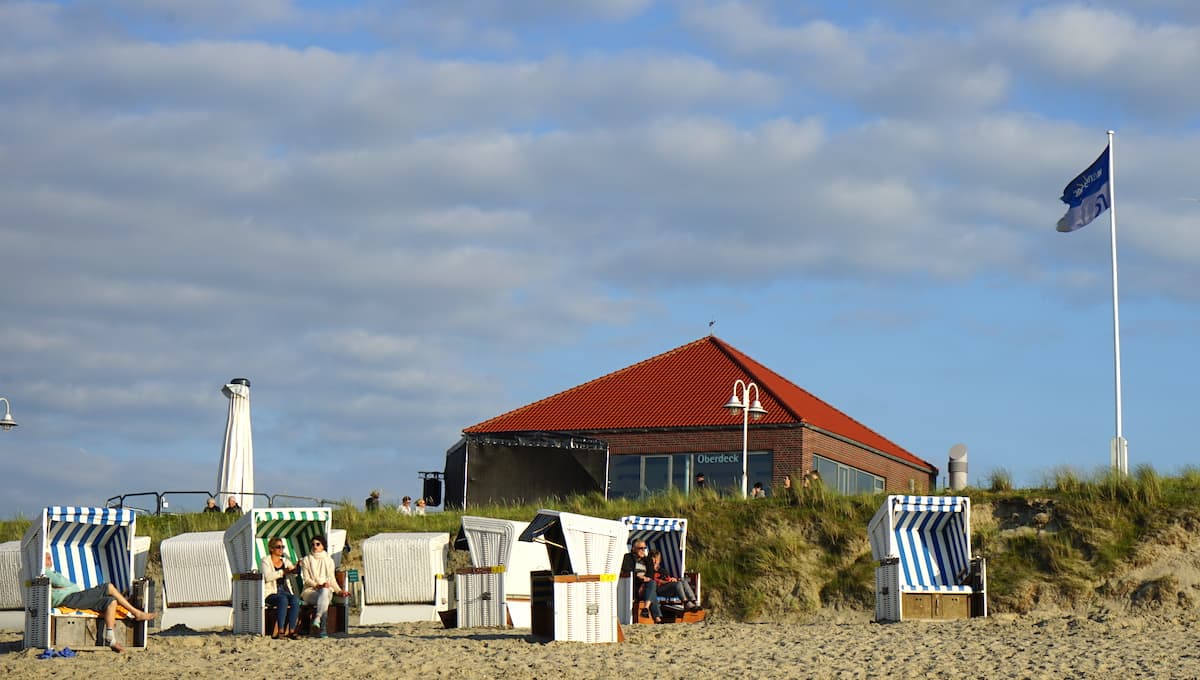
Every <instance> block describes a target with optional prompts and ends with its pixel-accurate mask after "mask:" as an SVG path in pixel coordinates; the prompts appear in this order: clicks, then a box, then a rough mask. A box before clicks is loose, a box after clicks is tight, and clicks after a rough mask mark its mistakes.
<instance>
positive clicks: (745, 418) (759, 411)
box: [724, 379, 767, 498]
mask: <svg viewBox="0 0 1200 680" xmlns="http://www.w3.org/2000/svg"><path fill="white" fill-rule="evenodd" d="M739 387H740V388H741V390H742V391H741V397H739V396H738V388H739ZM750 390H754V401H750ZM724 408H725V409H726V410H727V411H729V415H731V416H736V415H737V414H738V411H741V412H742V498H746V497H747V496H749V495H750V490H749V489H748V488H747V480H748V479H749V476H750V475H749V471H748V467H747V466H748V465H749V461H750V452H749V451H748V449H749V446H748V444H749V439H750V418H751V417H753V418H754V419H755V420H759V419H760V418H762V417H763V416H765V415H767V409H765V408H763V407H762V404H760V403H758V385H755V384H754V383H749V384H747V383H744V382H742V381H741V380H740V379H739V380H736V381H734V383H733V396H732V397H730V398H729V403H727V404H725V407H724Z"/></svg>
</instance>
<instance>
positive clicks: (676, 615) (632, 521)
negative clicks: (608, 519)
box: [617, 515, 705, 624]
mask: <svg viewBox="0 0 1200 680" xmlns="http://www.w3.org/2000/svg"><path fill="white" fill-rule="evenodd" d="M621 522H622V523H623V524H625V526H627V527H629V543H628V545H627V546H626V549H628V548H629V546H632V545H633V543H634V542H635V541H639V540H640V541H645V542H646V547H648V548H650V549H651V550H657V551H659V552H660V553H662V570H663V572H665V573H666V574H667V575H668V576H674V577H675V578H678V579H682V580H686V581H687V582H688V583H689V584H690V585H691V586H692V590H694V591H695V592H696V599H697V601H699V599H700V597H701V594H700V574H699V573H697V572H689V571H688V570H687V520H686V519H684V518H682V517H639V516H637V515H628V516H626V517H622V518H621ZM617 601H618V602H629V603H631V606H629V607H622V608H621V609H620V610H619V611H618V617H619V619H620V621H621V623H624V624H629V623H633V622H634V621H635V620H637V618H636V614H635V611H636V607H637V605H638V603H639V599H638V596H637V592H636V589H635V588H634V584H633V574H626V573H623V574H621V580H620V581H619V582H618V585H617ZM659 601H660V603H661V605H662V608H663V621H664V622H666V623H676V622H680V623H698V622H700V621H703V620H704V617H705V612H704V611H695V612H690V611H684V607H683V603H682V602H679V601H678V600H677V599H672V598H660V600H659Z"/></svg>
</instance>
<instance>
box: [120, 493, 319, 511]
mask: <svg viewBox="0 0 1200 680" xmlns="http://www.w3.org/2000/svg"><path fill="white" fill-rule="evenodd" d="M226 493H232V494H236V495H239V496H252V497H254V499H255V502H254V504H255V506H258V507H264V506H265V507H268V508H275V507H284V508H288V507H325V506H332V505H336V504H337V503H338V501H334V500H330V499H328V498H316V497H314V496H294V495H292V494H284V493H277V494H271V495H268V494H265V493H238V492H236V491H228V492H224V491H139V492H135V493H123V494H120V495H118V496H113V497H111V498H109V499H108V500H106V501H105V502H104V505H105V507H109V508H129V509H132V510H134V511H136V512H142V513H146V514H149V515H162V514H178V513H184V512H203V511H204V509H205V506H206V505H207V504H208V499H209V498H212V499H213V500H216V498H217V496H218V495H222V494H226ZM181 499H182V500H181ZM259 499H261V500H262V501H263V503H262V504H261V505H260V503H259ZM191 500H194V501H195V503H191V502H189V501H191ZM295 501H300V502H295ZM172 504H174V506H172ZM217 509H218V510H220V511H222V512H224V510H225V508H222V507H219V506H218V508H217Z"/></svg>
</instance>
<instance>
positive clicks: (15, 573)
mask: <svg viewBox="0 0 1200 680" xmlns="http://www.w3.org/2000/svg"><path fill="white" fill-rule="evenodd" d="M24 629H25V605H24V601H23V600H22V599H21V542H20V541H8V542H7V543H0V630H24Z"/></svg>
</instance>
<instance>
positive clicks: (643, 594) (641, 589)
mask: <svg viewBox="0 0 1200 680" xmlns="http://www.w3.org/2000/svg"><path fill="white" fill-rule="evenodd" d="M621 574H622V575H624V574H632V575H633V595H634V599H635V600H637V601H638V602H639V604H638V609H639V610H640V611H642V610H644V611H646V612H647V613H648V614H649V615H650V616H651V618H653V619H654V622H655V623H662V608H660V607H659V606H658V585H657V584H656V583H655V582H654V563H653V562H651V561H650V558H649V557H648V556H647V553H646V542H645V541H641V540H637V541H634V542H633V546H632V547H631V548H630V549H629V553H628V554H626V555H625V559H624V560H622V562H621Z"/></svg>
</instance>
